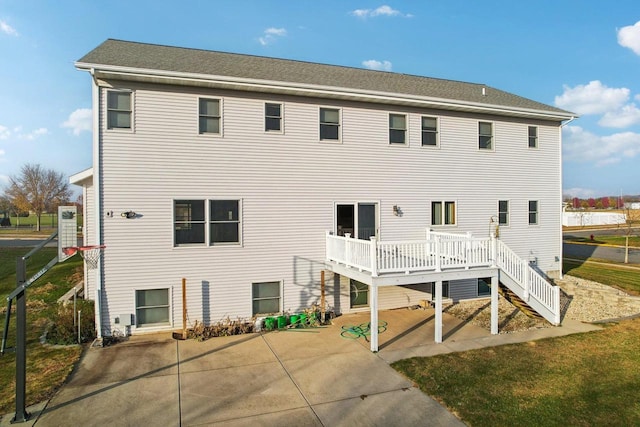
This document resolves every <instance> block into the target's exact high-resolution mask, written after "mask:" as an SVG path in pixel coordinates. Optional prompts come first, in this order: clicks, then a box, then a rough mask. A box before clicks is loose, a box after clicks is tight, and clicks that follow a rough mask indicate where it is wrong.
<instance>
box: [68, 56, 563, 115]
mask: <svg viewBox="0 0 640 427" xmlns="http://www.w3.org/2000/svg"><path fill="white" fill-rule="evenodd" d="M75 66H76V68H77V69H78V70H82V71H90V72H91V73H94V74H92V75H93V76H94V78H95V77H98V78H100V77H103V78H107V79H108V78H112V79H117V80H138V81H151V82H154V83H165V84H182V85H193V86H196V85H200V86H202V85H204V86H207V85H208V86H211V87H219V88H227V89H234V90H245V91H256V92H271V93H283V94H294V95H307V96H321V97H330V98H337V99H350V100H359V101H365V102H366V101H368V102H378V103H387V104H401V105H413V106H418V107H430V108H439V109H446V110H453V111H470V112H480V113H486V114H498V115H508V116H518V117H533V118H539V119H546V120H568V119H570V118H572V117H573V114H571V113H566V114H563V113H562V112H551V111H544V110H536V109H528V108H518V107H505V106H498V105H492V104H483V103H478V102H472V101H458V100H451V99H443V98H434V97H424V96H415V95H408V94H398V93H390V92H382V91H371V90H350V89H345V88H343V87H331V86H319V85H312V84H304V83H288V82H281V81H273V80H256V79H246V78H238V77H229V76H216V75H207V74H197V73H179V72H171V71H162V70H149V69H141V68H131V67H121V66H115V65H114V66H105V65H99V64H87V63H81V62H76V64H75Z"/></svg>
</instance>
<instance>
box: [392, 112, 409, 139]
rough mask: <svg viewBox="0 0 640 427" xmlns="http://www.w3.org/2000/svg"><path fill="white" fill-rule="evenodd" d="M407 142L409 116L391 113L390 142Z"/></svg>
mask: <svg viewBox="0 0 640 427" xmlns="http://www.w3.org/2000/svg"><path fill="white" fill-rule="evenodd" d="M406 142H407V116H405V115H404V114H389V144H405V143H406Z"/></svg>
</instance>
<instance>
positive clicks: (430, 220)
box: [429, 199, 458, 227]
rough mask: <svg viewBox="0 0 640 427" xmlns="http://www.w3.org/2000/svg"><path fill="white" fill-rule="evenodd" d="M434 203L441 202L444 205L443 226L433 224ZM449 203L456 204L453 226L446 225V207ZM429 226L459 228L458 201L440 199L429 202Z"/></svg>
mask: <svg viewBox="0 0 640 427" xmlns="http://www.w3.org/2000/svg"><path fill="white" fill-rule="evenodd" d="M433 202H440V203H442V222H443V223H442V224H437V225H436V224H432V222H433ZM449 202H453V203H454V207H455V222H454V223H453V224H444V217H445V206H446V203H449ZM429 214H430V215H429V224H431V227H457V226H458V200H455V199H454V200H451V199H438V200H431V201H429Z"/></svg>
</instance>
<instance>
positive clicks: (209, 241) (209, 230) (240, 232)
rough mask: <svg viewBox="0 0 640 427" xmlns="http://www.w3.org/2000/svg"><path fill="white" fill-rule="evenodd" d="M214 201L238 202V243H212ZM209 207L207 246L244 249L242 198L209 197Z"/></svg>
mask: <svg viewBox="0 0 640 427" xmlns="http://www.w3.org/2000/svg"><path fill="white" fill-rule="evenodd" d="M212 200H237V201H238V241H237V242H220V243H211V224H212V220H211V212H210V207H211V203H210V202H211V201H212ZM206 204H207V206H206V207H205V219H206V224H207V226H206V228H205V233H204V234H205V237H206V239H207V240H206V244H207V246H210V247H217V246H240V247H242V228H243V221H242V198H241V197H209V198H208V199H207V201H206ZM274 282H275V280H274Z"/></svg>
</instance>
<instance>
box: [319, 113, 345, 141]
mask: <svg viewBox="0 0 640 427" xmlns="http://www.w3.org/2000/svg"><path fill="white" fill-rule="evenodd" d="M320 140H321V141H339V140H340V110H339V109H337V108H320Z"/></svg>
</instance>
